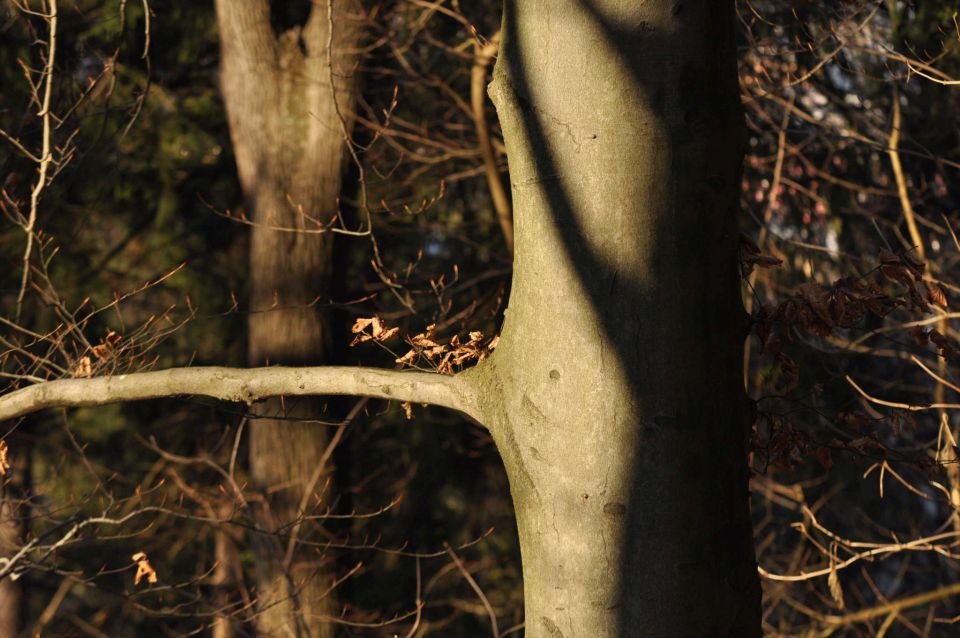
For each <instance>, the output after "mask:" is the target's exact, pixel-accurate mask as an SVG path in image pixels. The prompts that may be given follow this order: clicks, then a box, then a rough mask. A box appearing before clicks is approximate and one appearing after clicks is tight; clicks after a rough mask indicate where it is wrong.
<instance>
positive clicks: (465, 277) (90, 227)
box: [0, 0, 960, 638]
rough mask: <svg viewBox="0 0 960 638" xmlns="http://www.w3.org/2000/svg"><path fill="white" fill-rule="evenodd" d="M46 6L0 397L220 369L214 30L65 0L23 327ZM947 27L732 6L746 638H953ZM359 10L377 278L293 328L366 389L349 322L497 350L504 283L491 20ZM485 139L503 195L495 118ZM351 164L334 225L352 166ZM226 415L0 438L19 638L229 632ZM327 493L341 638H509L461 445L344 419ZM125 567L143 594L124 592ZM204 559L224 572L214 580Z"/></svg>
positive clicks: (241, 621)
mask: <svg viewBox="0 0 960 638" xmlns="http://www.w3.org/2000/svg"><path fill="white" fill-rule="evenodd" d="M291 6H292V5H291ZM39 7H40V3H38V2H30V3H28V4H26V5H22V6H21V5H18V3H16V2H13V1H9V0H8V1H4V2H2V3H0V129H2V130H3V132H4V133H5V135H4V137H3V138H2V139H0V189H2V191H0V212H2V213H3V215H4V217H3V220H2V223H0V374H2V377H0V387H2V388H3V390H4V391H6V390H8V389H12V388H15V387H18V385H19V384H23V383H27V382H30V381H35V380H37V379H47V378H55V377H59V376H77V375H78V374H81V375H82V374H83V370H82V368H83V366H84V365H89V366H91V371H92V372H93V373H96V374H105V373H108V372H114V373H117V372H122V371H124V370H133V369H143V368H146V367H158V368H159V367H164V366H172V365H186V364H188V363H192V364H224V365H243V364H244V363H245V360H246V359H245V357H246V354H245V337H244V331H245V329H246V328H245V327H246V316H247V313H248V312H250V311H251V308H250V305H249V304H248V302H247V295H248V288H247V283H246V282H247V281H248V278H249V272H248V268H249V265H248V264H249V262H248V259H247V248H248V247H247V241H248V233H249V226H248V225H247V224H246V223H245V219H246V218H245V212H244V209H243V207H244V204H243V197H242V195H241V192H240V188H239V184H238V181H237V177H236V169H235V165H234V159H233V156H232V150H231V143H230V137H229V132H228V129H227V121H226V117H225V113H224V107H223V103H222V100H221V98H220V94H219V90H218V64H219V44H218V34H217V28H216V18H215V15H214V9H213V6H212V3H208V2H168V3H163V4H158V3H153V4H149V5H148V4H146V3H127V2H125V1H120V2H117V1H116V0H97V1H91V0H74V1H72V2H64V3H62V4H61V5H60V12H59V26H58V42H57V48H58V52H57V56H56V58H55V78H56V79H55V82H54V85H53V95H52V101H53V103H54V104H55V112H56V118H55V127H54V130H53V146H54V158H55V161H54V164H53V166H52V167H51V169H50V170H51V175H50V176H49V177H50V179H49V181H48V182H47V184H46V186H45V189H44V191H43V194H42V203H41V205H40V206H39V209H38V210H39V212H38V217H37V220H36V230H37V242H38V244H37V249H38V253H36V255H38V256H36V257H35V259H34V264H33V266H32V268H33V271H32V273H31V277H30V286H29V290H28V293H29V294H27V295H26V296H25V298H24V301H23V303H22V304H21V303H18V301H17V299H18V296H19V295H20V292H21V276H22V272H23V264H22V255H23V249H24V244H25V241H26V239H25V233H24V229H23V222H24V219H23V211H25V210H28V209H29V201H30V194H31V190H32V189H33V188H34V186H35V182H36V179H37V162H36V161H35V158H33V157H31V155H30V154H31V153H33V154H36V152H37V151H36V149H38V148H40V145H41V143H42V142H41V138H42V135H43V127H42V119H41V118H39V117H38V116H37V113H38V110H39V104H38V103H37V97H38V95H40V94H42V87H40V86H38V85H34V84H32V83H36V82H37V81H38V80H37V78H38V77H39V76H38V74H37V73H38V70H39V69H42V67H43V65H44V64H45V62H46V60H47V58H46V55H47V52H48V50H47V40H46V38H47V31H46V29H47V24H46V21H45V20H44V19H43V18H42V16H37V15H31V14H30V13H29V12H28V11H25V10H24V9H38V8H39ZM957 10H958V5H957V3H956V2H947V1H944V0H916V1H913V2H900V1H897V0H890V1H889V2H867V1H862V0H851V1H848V2H820V3H818V2H788V1H786V0H783V1H780V0H771V1H762V0H754V1H751V0H740V1H739V2H738V15H739V21H740V24H739V38H740V79H741V87H742V91H743V104H744V113H745V120H746V125H747V133H748V136H747V139H746V151H747V157H746V161H745V165H744V177H743V202H742V209H743V214H742V230H743V233H744V238H743V240H742V246H743V248H742V251H741V262H742V264H743V274H744V300H745V304H746V307H747V309H748V311H749V312H750V313H751V316H752V329H753V330H752V336H751V337H750V340H749V342H748V345H747V347H746V350H745V358H744V361H745V365H744V376H745V381H746V383H747V387H748V390H749V393H750V396H751V397H752V399H753V401H754V405H755V417H756V418H755V424H754V436H753V445H752V450H751V462H752V467H753V470H754V477H753V480H752V489H753V512H754V518H755V523H756V527H755V531H756V547H757V554H758V561H759V563H760V565H761V568H762V570H763V571H762V573H763V575H764V579H763V581H764V588H765V603H764V609H765V616H764V623H765V631H766V632H767V634H769V635H771V636H797V637H799V636H829V635H834V636H884V635H885V636H913V635H917V636H952V635H956V633H955V632H957V631H960V630H958V629H957V625H956V624H955V623H956V622H958V621H960V605H958V603H957V602H956V600H955V599H956V596H957V595H958V594H960V572H958V564H957V558H958V556H957V553H956V552H957V545H958V542H960V516H958V511H960V470H958V469H957V462H956V459H957V457H958V452H960V451H958V448H957V445H956V432H957V429H958V425H960V424H958V420H957V410H956V409H957V408H958V407H960V405H957V404H960V396H958V392H960V387H958V386H957V385H956V384H955V382H954V381H952V380H951V379H954V378H956V376H957V370H956V362H957V361H960V344H958V342H957V341H956V339H955V336H956V328H955V325H956V323H955V322H956V319H957V317H960V315H958V314H955V312H954V311H953V300H954V299H955V298H956V297H957V292H958V291H960V288H958V286H960V280H958V279H957V277H956V275H957V272H958V268H957V263H958V257H960V242H958V241H957V235H956V229H957V227H958V224H960V203H958V199H957V195H956V189H957V188H960V181H958V174H960V173H958V169H960V153H958V151H960V137H958V127H957V121H958V116H960V90H958V87H957V86H956V85H957V83H958V80H957V79H956V78H960V27H958V25H957ZM366 11H367V13H366V15H365V16H364V24H365V35H364V47H363V55H362V58H361V59H362V62H361V64H360V66H359V67H358V68H357V71H356V72H357V73H358V74H360V76H361V84H362V96H361V98H360V100H359V103H358V108H357V112H356V113H354V114H352V117H354V118H355V122H356V124H355V131H354V139H355V141H356V144H357V148H358V149H360V153H359V159H360V161H361V166H362V169H363V171H362V175H363V179H364V184H365V187H366V189H367V197H368V200H369V201H370V202H372V203H376V204H375V205H374V206H372V209H373V212H374V235H375V237H376V241H377V247H378V251H379V255H378V256H377V258H376V260H374V261H373V262H372V259H373V254H372V246H371V242H370V241H369V239H368V238H367V237H355V236H349V235H342V234H339V235H337V236H336V237H335V240H334V241H335V259H334V261H335V265H334V275H333V291H332V294H331V295H330V298H326V299H318V300H317V302H316V303H318V304H322V305H324V306H327V307H329V309H330V313H331V314H330V316H331V320H332V324H333V330H334V332H333V334H334V337H333V340H332V341H333V344H334V349H333V351H334V354H333V360H334V362H337V363H341V364H346V365H350V364H356V363H361V362H362V363H363V364H365V365H381V366H386V367H393V366H395V365H396V363H395V361H396V359H397V358H399V357H401V356H402V355H404V354H405V353H406V352H407V351H408V350H409V347H408V346H406V345H405V344H404V343H403V341H402V340H401V339H400V338H397V340H395V341H382V342H381V341H380V340H377V339H374V340H369V341H367V342H364V343H360V344H357V345H355V346H351V345H350V344H351V341H353V339H354V336H355V335H354V334H353V333H352V331H351V328H352V327H353V326H354V325H355V324H356V322H357V320H358V319H365V318H372V317H375V316H376V317H379V318H380V319H381V320H382V321H383V323H384V324H385V325H387V326H391V327H397V328H399V335H401V336H406V337H413V336H415V335H418V334H424V333H427V332H428V331H429V334H430V335H431V336H430V338H431V339H432V340H435V341H436V342H437V343H442V344H449V343H450V342H451V340H452V339H453V338H454V337H455V336H459V338H460V339H461V340H463V341H467V340H468V339H469V337H468V335H469V333H470V332H473V331H480V332H482V333H484V335H486V336H488V337H489V336H493V335H495V334H496V333H497V331H498V329H499V324H500V321H501V319H502V315H503V311H504V308H505V303H506V299H507V296H508V293H509V285H510V275H511V255H510V251H509V249H508V247H507V245H506V243H505V239H504V233H503V229H502V227H501V225H500V223H499V222H498V217H497V212H496V210H495V206H494V201H493V199H492V196H491V193H490V188H489V185H488V180H487V174H486V168H485V166H484V161H483V156H482V151H481V143H480V141H479V139H478V131H477V127H476V124H475V122H474V120H473V118H472V116H471V108H470V100H471V72H472V70H473V68H474V66H475V64H476V63H477V59H478V51H479V48H480V47H478V46H476V43H481V44H483V43H486V42H488V41H489V39H490V38H492V37H493V36H494V34H495V33H496V32H497V31H498V29H499V20H500V7H499V3H498V2H496V1H494V0H473V1H471V2H464V3H459V2H457V0H449V1H438V2H426V1H421V0H393V1H385V2H381V3H368V4H367V8H366ZM147 12H149V13H147ZM296 19H297V16H296V10H295V9H292V8H290V7H287V8H286V9H285V10H284V11H278V12H277V20H278V21H280V22H281V23H284V24H285V22H284V21H296ZM284 24H278V28H279V27H283V26H284ZM489 70H490V69H489V67H487V68H486V72H487V73H489ZM624 117H630V114H629V113H624ZM487 118H488V122H489V125H490V127H491V130H492V134H493V148H494V151H495V154H496V161H497V163H498V166H499V170H500V172H501V173H502V176H501V178H502V179H503V181H504V183H508V180H507V179H506V169H507V166H506V156H505V153H504V149H503V145H502V143H501V142H500V141H499V131H498V129H497V125H496V118H495V114H494V112H493V108H492V106H490V105H489V104H488V108H487ZM345 170H346V171H347V179H346V180H345V184H346V186H345V188H344V192H343V193H342V195H341V211H342V216H343V219H344V221H345V223H346V224H347V225H349V226H351V227H355V226H356V224H357V222H358V220H359V213H358V211H357V207H358V180H359V179H360V176H361V171H360V168H359V167H358V166H357V165H355V164H353V163H350V164H349V165H348V167H347V168H346V169H345ZM378 271H380V272H378ZM384 272H386V273H388V274H389V277H388V279H389V280H390V281H392V282H394V283H393V284H387V283H385V281H384V277H383V276H382V275H383V273H384ZM678 294H682V291H678ZM543 320H544V321H545V322H548V321H550V320H551V318H550V317H544V318H543ZM430 326H433V328H429V327H430ZM24 327H28V328H24ZM84 359H86V363H84ZM421 365H423V366H424V367H426V368H427V369H429V367H430V361H428V360H423V361H421ZM937 406H941V407H937ZM353 407H357V406H356V404H355V402H346V401H343V402H331V404H330V406H329V414H330V420H329V422H328V423H327V424H326V425H324V424H318V427H327V428H330V431H331V432H333V431H335V430H337V429H338V428H339V426H340V423H341V421H340V419H341V418H342V415H343V414H345V413H346V412H347V411H349V410H350V409H351V408H353ZM408 410H409V411H411V412H412V413H413V415H414V417H415V418H413V419H409V418H408V414H407V412H408ZM247 417H248V415H245V414H244V413H243V412H242V411H241V410H240V409H239V408H237V407H236V406H229V405H224V404H215V403H212V402H203V401H197V400H186V399H184V400H167V401H153V402H145V403H136V404H125V405H118V406H112V407H107V408H97V409H96V410H93V409H75V410H69V411H50V412H46V413H43V414H40V415H37V416H33V417H30V418H28V419H26V420H23V421H20V422H16V423H4V424H2V426H3V429H2V431H0V436H2V437H3V441H4V442H5V443H6V446H7V448H8V450H9V452H8V457H9V465H10V467H9V468H4V469H5V470H6V473H5V474H4V476H3V481H4V484H3V497H4V504H3V505H2V507H0V528H2V532H0V555H2V556H12V555H14V554H16V552H17V551H19V549H20V548H22V547H23V546H24V544H26V543H29V542H30V541H31V540H35V541H36V543H35V545H34V546H31V547H32V549H31V551H29V552H28V553H27V554H26V555H25V556H24V557H22V560H21V562H19V563H18V567H17V569H16V571H15V572H14V575H15V576H16V577H17V578H16V580H15V581H13V580H11V579H10V578H9V575H8V577H7V580H6V584H5V585H4V587H6V589H0V596H6V597H8V598H7V600H13V598H10V597H14V596H15V597H16V604H17V606H18V607H19V609H20V617H21V621H20V622H21V629H22V631H21V634H20V635H24V636H26V635H30V636H33V635H38V634H39V635H49V636H104V635H106V636H143V635H158V636H159V635H187V634H199V635H209V633H210V632H211V627H212V626H213V624H214V621H215V620H216V619H217V618H218V617H221V616H223V615H224V614H227V615H229V616H231V617H232V618H233V619H234V620H235V621H236V622H235V623H234V624H233V625H232V627H233V631H234V632H235V635H250V632H251V631H252V629H251V621H252V619H253V617H254V615H255V614H256V608H255V606H254V605H252V604H251V600H253V598H255V592H254V593H251V592H250V591H249V588H248V584H249V583H247V582H246V581H245V578H246V577H249V574H250V573H251V570H252V569H253V565H252V554H251V553H250V551H249V550H248V549H247V546H246V544H247V543H248V541H249V536H250V535H251V534H255V533H257V531H256V530H254V529H252V528H251V527H250V526H249V525H248V521H247V519H246V518H245V517H244V515H243V513H242V512H241V511H238V510H237V507H236V502H235V498H234V497H232V496H230V494H231V490H230V489H229V487H228V486H227V485H226V484H227V482H228V479H229V480H235V481H236V482H237V483H238V484H239V485H241V486H242V485H243V483H244V472H245V469H244V464H245V461H244V459H246V452H245V448H244V445H245V440H244V437H243V428H244V424H245V422H246V420H247ZM333 466H334V467H335V471H334V473H333V475H332V476H331V477H329V479H328V480H327V481H326V482H325V483H324V485H323V486H321V489H320V492H321V494H322V496H321V497H320V500H321V501H322V507H320V506H318V507H319V509H318V510H317V511H318V512H321V513H322V516H321V519H322V520H315V521H312V522H311V531H310V534H309V535H308V537H309V538H310V539H311V541H312V542H313V543H315V547H316V552H317V556H318V561H321V562H322V563H323V564H325V565H327V566H328V567H329V568H331V569H332V573H334V574H336V575H337V576H338V577H339V578H340V579H341V580H340V581H338V584H337V586H336V587H335V588H334V589H333V591H332V595H333V596H335V597H336V601H337V602H336V607H337V611H338V614H337V619H336V620H335V622H337V624H338V629H337V632H338V635H343V636H394V635H398V636H403V635H411V636H412V635H416V636H427V635H439V636H463V637H474V636H481V635H487V634H490V633H491V623H490V610H491V609H492V610H493V612H494V613H495V616H496V618H497V620H498V623H499V631H500V633H499V635H501V636H507V635H519V632H521V631H522V622H523V617H522V583H521V578H520V569H519V549H518V547H517V540H516V530H515V524H514V522H513V514H512V510H511V505H510V500H509V494H508V489H509V488H508V485H507V481H506V476H505V474H504V471H503V468H502V466H501V464H500V461H499V459H498V456H497V454H496V451H495V449H494V447H493V443H492V441H491V439H490V437H489V436H488V435H487V433H486V432H485V431H484V430H483V429H482V428H480V427H478V426H476V425H475V424H472V423H468V422H465V421H464V420H463V418H462V417H459V416H456V415H454V414H452V413H449V412H445V411H443V410H440V409H433V408H430V409H426V408H422V407H421V406H417V405H414V406H401V405H398V404H395V403H386V402H380V401H365V402H364V403H363V404H362V405H361V406H359V408H358V414H357V416H356V418H355V419H354V420H353V421H352V422H351V423H350V424H349V425H348V426H347V427H345V428H344V429H343V436H342V439H341V440H340V443H339V445H338V447H337V449H336V451H335V453H334V462H333ZM0 467H3V464H0ZM96 517H102V518H106V519H110V521H109V522H102V523H101V522H96V521H95V520H94V519H95V518H96ZM121 521H122V522H121ZM79 523H83V525H82V526H81V527H79V528H78V529H77V531H76V532H75V533H73V534H69V535H68V532H70V531H71V530H73V529H74V528H76V527H77V525H78V524H79ZM68 536H69V537H68ZM305 536H306V535H305ZM61 539H65V540H63V542H62V543H59V541H60V540H61ZM139 552H143V553H145V554H146V556H147V557H148V558H149V565H150V566H151V568H152V569H153V570H155V573H156V575H157V577H158V582H157V583H153V584H151V583H149V582H147V581H146V580H144V581H143V582H140V583H139V584H135V582H134V581H135V572H136V563H137V562H138V561H137V560H135V559H132V558H131V557H132V556H134V555H135V554H137V553H139ZM224 561H228V562H229V563H230V564H231V565H232V569H235V570H236V572H235V573H237V574H239V579H238V580H231V581H230V583H229V586H228V585H227V584H225V581H224V577H223V576H222V575H218V572H217V570H216V566H217V565H222V564H223V563H224ZM811 574H812V575H811ZM224 601H227V603H228V606H227V607H224ZM418 601H423V604H424V606H423V609H422V613H419V614H418V613H417V605H418ZM408 632H410V633H408ZM10 635H16V634H15V633H12V634H10ZM0 638H6V636H5V635H4V636H0Z"/></svg>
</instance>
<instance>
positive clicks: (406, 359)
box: [396, 350, 417, 366]
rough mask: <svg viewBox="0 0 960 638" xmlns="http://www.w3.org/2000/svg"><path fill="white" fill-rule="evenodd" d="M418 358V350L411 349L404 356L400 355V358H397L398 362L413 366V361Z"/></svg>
mask: <svg viewBox="0 0 960 638" xmlns="http://www.w3.org/2000/svg"><path fill="white" fill-rule="evenodd" d="M416 360H417V351H416V350H411V351H410V352H408V353H407V354H405V355H403V356H402V357H400V358H399V359H397V360H396V363H400V364H403V365H408V366H412V365H413V362H414V361H416Z"/></svg>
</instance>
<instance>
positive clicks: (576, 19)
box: [468, 0, 760, 638]
mask: <svg viewBox="0 0 960 638" xmlns="http://www.w3.org/2000/svg"><path fill="white" fill-rule="evenodd" d="M733 8H734V7H733V3H732V2H706V1H699V2H695V1H673V0H669V1H668V0H649V1H647V2H636V0H506V2H505V14H504V22H503V43H502V48H501V54H500V58H499V60H498V62H497V65H496V69H495V74H494V82H493V84H492V85H491V88H490V91H491V94H492V96H493V99H494V102H495V104H496V106H497V110H498V113H499V116H500V121H501V124H502V126H503V131H504V136H505V141H506V146H507V152H508V157H509V163H510V179H511V183H512V192H513V204H514V211H515V216H516V262H515V271H514V280H513V288H512V293H511V298H510V304H509V309H508V313H507V317H506V321H505V324H504V329H503V333H502V338H501V341H500V345H499V346H498V348H497V350H496V352H495V354H494V355H493V356H492V358H491V359H490V360H489V361H488V362H487V363H485V364H483V365H481V366H480V367H479V368H478V369H477V370H475V371H472V372H471V373H470V374H469V375H468V376H470V377H471V378H472V380H473V382H474V383H475V384H479V386H478V387H479V391H478V394H479V396H480V400H481V402H482V403H481V409H482V411H483V419H484V420H485V422H486V423H487V424H488V426H489V427H490V429H491V431H492V432H493V435H494V438H495V440H496V443H497V446H498V448H499V449H500V452H501V454H502V455H503V458H504V463H505V466H506V468H507V472H508V475H509V478H510V485H511V491H512V494H513V499H514V504H515V507H516V513H517V520H518V529H519V534H520V544H521V550H522V557H523V578H524V596H525V606H526V613H525V615H526V636H527V637H528V638H561V637H562V638H587V637H590V638H615V637H616V638H622V637H626V636H643V637H645V638H652V637H658V638H659V637H663V638H667V637H671V638H672V637H675V636H684V637H691V638H692V637H699V636H718V637H726V636H729V637H737V638H739V637H743V636H759V635H760V619H759V582H758V578H757V573H756V562H755V559H754V556H753V548H752V542H751V529H750V518H749V512H748V500H747V480H748V472H747V467H746V456H745V446H746V431H747V425H748V423H747V419H748V416H747V414H748V412H747V403H746V397H745V395H744V389H743V384H742V381H741V375H740V367H739V364H740V352H741V351H742V345H743V338H744V336H745V334H746V321H745V314H744V311H743V309H742V307H741V306H740V301H739V275H738V271H737V265H736V262H735V255H736V250H737V242H738V232H737V220H736V212H737V204H738V191H739V185H740V183H739V180H740V164H741V159H742V139H743V137H742V136H743V123H742V115H741V111H740V105H739V91H738V87H737V75H736V49H735V43H734V35H733V33H734V31H733V27H734V23H733Z"/></svg>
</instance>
